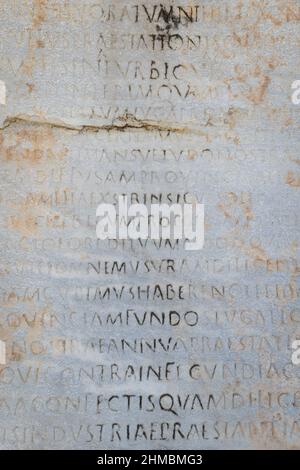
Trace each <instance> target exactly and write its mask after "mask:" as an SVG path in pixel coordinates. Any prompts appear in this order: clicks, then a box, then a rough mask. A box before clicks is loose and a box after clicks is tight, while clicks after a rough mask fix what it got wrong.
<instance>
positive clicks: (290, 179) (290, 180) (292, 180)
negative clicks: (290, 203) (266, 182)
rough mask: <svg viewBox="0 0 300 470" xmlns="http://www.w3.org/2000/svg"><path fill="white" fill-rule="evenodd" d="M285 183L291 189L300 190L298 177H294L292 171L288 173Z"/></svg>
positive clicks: (299, 178)
mask: <svg viewBox="0 0 300 470" xmlns="http://www.w3.org/2000/svg"><path fill="white" fill-rule="evenodd" d="M285 182H286V184H288V185H289V186H291V187H292V188H300V175H295V173H294V172H293V171H289V172H288V174H287V176H286V180H285Z"/></svg>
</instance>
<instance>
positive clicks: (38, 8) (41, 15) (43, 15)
mask: <svg viewBox="0 0 300 470" xmlns="http://www.w3.org/2000/svg"><path fill="white" fill-rule="evenodd" d="M47 3H48V0H34V2H33V20H32V26H33V28H35V29H37V28H39V27H40V26H41V25H42V24H43V23H44V22H45V21H46V19H47V11H46V10H47Z"/></svg>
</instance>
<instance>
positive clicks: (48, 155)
mask: <svg viewBox="0 0 300 470" xmlns="http://www.w3.org/2000/svg"><path fill="white" fill-rule="evenodd" d="M24 124H25V128H23V129H22V130H20V131H18V132H16V133H11V132H10V131H9V129H8V131H7V132H4V131H2V133H1V134H0V144H1V147H2V155H3V157H4V159H5V160H6V161H7V162H9V161H16V162H20V163H26V162H28V163H30V164H31V165H35V164H39V163H42V162H45V161H46V160H47V161H49V160H51V159H53V160H62V159H63V158H64V157H65V156H66V155H67V153H68V149H67V148H66V147H65V146H61V145H59V144H58V142H57V140H56V138H55V136H54V132H53V129H51V127H46V128H45V129H44V128H36V127H35V126H34V125H31V124H30V123H28V122H27V123H24Z"/></svg>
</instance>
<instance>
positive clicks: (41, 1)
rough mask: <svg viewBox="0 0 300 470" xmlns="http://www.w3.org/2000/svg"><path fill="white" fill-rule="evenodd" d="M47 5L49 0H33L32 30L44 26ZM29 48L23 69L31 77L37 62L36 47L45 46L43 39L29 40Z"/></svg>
mask: <svg viewBox="0 0 300 470" xmlns="http://www.w3.org/2000/svg"><path fill="white" fill-rule="evenodd" d="M46 7H47V0H34V1H33V18H32V27H31V30H32V31H34V30H36V29H38V28H40V27H41V26H42V24H43V23H44V22H45V21H46ZM28 47H29V50H28V53H27V56H26V57H25V59H24V60H23V64H22V67H21V70H22V71H23V73H24V74H25V75H26V76H28V77H29V78H32V77H33V71H34V67H35V64H36V49H41V48H43V47H44V43H43V41H40V40H38V41H33V42H32V41H31V40H30V41H29V45H28Z"/></svg>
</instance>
